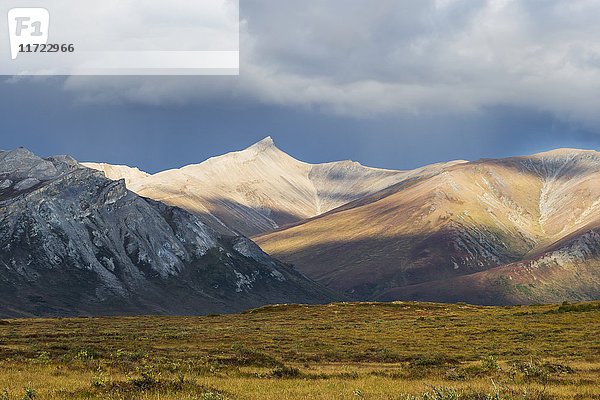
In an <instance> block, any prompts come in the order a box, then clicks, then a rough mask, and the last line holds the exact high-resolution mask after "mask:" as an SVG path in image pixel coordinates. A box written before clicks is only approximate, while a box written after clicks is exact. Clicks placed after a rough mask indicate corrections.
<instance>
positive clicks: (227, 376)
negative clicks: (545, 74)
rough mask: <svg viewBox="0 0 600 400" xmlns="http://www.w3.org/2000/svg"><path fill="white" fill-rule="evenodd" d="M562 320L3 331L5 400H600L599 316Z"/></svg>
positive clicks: (331, 308)
mask: <svg viewBox="0 0 600 400" xmlns="http://www.w3.org/2000/svg"><path fill="white" fill-rule="evenodd" d="M559 307H560V306H558V305H537V306H528V307H475V306H469V305H464V304H455V305H446V304H432V303H395V304H391V303H351V304H348V303H344V304H332V305H328V306H304V305H286V306H268V307H264V308H261V309H257V310H252V311H249V312H246V313H242V314H237V315H213V316H206V317H187V318H186V317H105V318H71V319H30V320H26V319H21V320H10V321H0V322H2V324H0V399H2V400H6V399H10V400H13V399H15V400H21V399H28V398H36V399H163V400H164V399H202V400H211V399H249V400H253V399H267V400H270V399H326V400H328V399H349V400H350V399H354V400H358V399H373V400H379V399H382V400H387V399H398V400H400V399H403V400H405V399H406V400H411V399H414V397H410V396H411V395H412V396H418V397H417V398H418V399H420V400H429V399H439V400H444V399H447V400H452V399H457V400H458V399H460V400H476V399H477V400H478V399H490V400H492V399H517V398H518V399H594V398H600V324H598V321H599V320H600V303H588V304H583V305H578V306H563V307H562V308H560V311H559ZM436 390H438V392H437V394H436ZM525 392H526V394H524V393H525ZM427 393H429V394H427ZM28 396H29V397H28ZM427 396H429V397H427ZM485 396H489V397H485ZM493 396H496V397H493Z"/></svg>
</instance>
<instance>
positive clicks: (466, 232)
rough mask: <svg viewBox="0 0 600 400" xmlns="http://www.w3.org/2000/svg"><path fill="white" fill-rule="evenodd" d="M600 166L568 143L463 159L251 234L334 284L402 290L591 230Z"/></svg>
mask: <svg viewBox="0 0 600 400" xmlns="http://www.w3.org/2000/svg"><path fill="white" fill-rule="evenodd" d="M599 170H600V157H599V154H598V153H596V152H592V151H580V150H569V149H564V150H556V151H552V152H548V153H541V154H537V155H534V156H529V157H514V158H508V159H501V160H480V161H476V162H471V163H466V164H459V165H456V166H453V167H451V168H449V169H447V170H446V171H445V172H442V173H440V174H438V175H434V176H431V177H427V178H423V179H420V180H417V181H414V182H409V183H405V184H400V185H397V186H395V187H392V188H390V189H387V190H384V191H382V192H380V193H377V194H374V195H371V196H369V197H367V198H365V199H362V200H360V201H358V202H355V203H354V204H353V203H351V204H349V205H347V206H344V207H341V208H339V209H337V210H334V211H332V212H330V213H328V214H325V215H323V216H320V217H317V218H314V219H312V220H309V221H306V222H305V223H301V224H299V225H296V226H293V227H290V228H288V229H283V230H280V231H276V232H273V233H268V234H265V235H262V236H258V237H255V238H254V239H255V241H256V242H257V243H258V244H259V245H260V246H261V247H262V248H263V249H264V250H265V251H267V252H268V253H270V254H271V255H274V256H276V257H278V258H280V259H283V260H285V261H287V262H291V263H293V264H295V265H296V267H297V268H299V269H300V270H302V271H303V272H305V273H307V274H308V275H309V276H311V277H312V278H314V279H317V280H318V281H320V282H322V283H324V284H326V285H328V286H330V287H332V288H335V289H338V290H342V291H346V292H347V293H354V294H355V295H358V296H359V297H361V298H372V297H373V296H377V295H379V294H381V293H383V292H386V291H387V293H388V296H387V297H386V299H392V298H404V297H403V296H404V294H403V293H404V292H403V290H402V288H403V287H406V286H411V285H415V284H420V283H426V282H431V281H440V282H443V281H445V280H447V279H451V278H453V277H457V276H463V275H470V274H473V273H477V272H480V271H486V270H489V269H491V268H494V267H498V266H503V265H506V264H510V263H514V262H517V261H520V260H523V259H527V258H528V257H530V256H534V255H539V254H540V252H541V253H543V252H544V251H546V250H548V249H550V248H552V246H553V245H554V243H555V242H557V241H560V240H561V239H563V238H565V237H567V236H569V235H575V236H577V235H580V234H582V233H584V232H586V227H593V226H594V225H595V224H596V223H597V221H598V208H599V206H600V180H599V178H600V174H599ZM580 231H581V232H580ZM577 232H579V233H577ZM519 265H520V264H515V266H514V268H517V269H518V268H519ZM573 265H575V266H576V265H577V263H574V264H573ZM592 275H593V273H592ZM530 278H531V279H535V278H533V277H530ZM528 279H529V278H527V277H526V278H524V281H527V280H528ZM586 279H587V280H588V281H590V280H591V279H592V278H589V277H588V278H586ZM566 284H567V282H566V281H565V283H564V285H566ZM598 287H600V286H598ZM479 289H480V290H484V291H485V290H487V289H488V288H487V285H486V284H483V285H479ZM588 292H589V290H588ZM411 293H412V292H411ZM561 295H562V294H561ZM496 297H497V296H496ZM539 297H540V298H542V297H544V295H543V294H540V296H539ZM423 298H425V299H429V298H428V297H427V295H425V297H423ZM436 299H438V300H445V298H444V294H443V293H442V294H440V295H439V296H437V297H436Z"/></svg>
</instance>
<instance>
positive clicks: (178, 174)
mask: <svg viewBox="0 0 600 400" xmlns="http://www.w3.org/2000/svg"><path fill="white" fill-rule="evenodd" d="M452 164H453V163H450V164H436V165H432V166H428V167H425V168H421V169H418V170H414V171H390V170H383V169H377V168H369V167H364V166H362V165H360V164H359V163H357V162H352V161H339V162H331V163H324V164H309V163H305V162H302V161H299V160H296V159H295V158H293V157H291V156H289V155H288V154H286V153H285V152H283V151H281V150H280V149H278V148H277V147H276V146H275V144H274V142H273V140H272V139H271V138H270V137H267V138H265V139H263V140H261V141H260V142H258V143H256V144H254V145H252V146H250V147H249V148H247V149H245V150H242V151H237V152H232V153H228V154H224V155H222V156H218V157H212V158H210V159H208V160H206V161H204V162H202V163H200V164H193V165H188V166H185V167H183V168H180V169H173V170H168V171H164V172H160V173H157V174H155V175H150V176H139V177H138V179H129V180H128V182H127V186H128V188H129V189H130V190H132V191H134V192H136V193H137V194H139V195H141V196H144V197H149V198H152V199H154V200H158V201H161V202H164V203H166V204H169V205H176V206H178V207H181V208H184V209H185V210H187V211H190V212H192V213H194V214H195V215H197V216H199V217H200V218H202V219H203V221H204V222H205V223H207V224H209V225H210V226H211V227H212V228H213V229H217V230H218V231H220V232H223V233H232V232H239V233H242V234H244V235H247V236H250V235H256V234H260V233H264V232H269V231H272V230H273V229H276V228H278V227H281V226H283V225H286V224H290V223H295V222H299V221H301V220H304V219H306V218H311V217H314V216H316V215H319V214H321V213H324V212H327V211H329V210H332V209H334V208H336V207H339V206H341V205H343V204H346V203H348V202H350V201H353V200H356V199H359V198H362V197H364V196H367V195H369V194H371V193H374V192H377V191H379V190H381V189H384V188H386V187H389V186H391V185H394V184H396V183H398V182H401V181H403V180H406V179H412V178H413V177H415V176H423V175H426V176H429V175H431V174H435V173H437V172H439V171H440V170H441V169H443V168H444V167H445V166H447V165H452ZM89 166H90V167H92V168H96V167H97V166H96V165H91V164H90V165H89ZM103 170H105V171H106V170H107V169H106V168H104V169H103ZM110 172H112V171H110ZM128 174H129V173H128V172H127V171H123V173H122V176H118V175H116V176H115V175H114V174H113V175H111V178H112V179H118V178H120V177H124V178H127V176H128Z"/></svg>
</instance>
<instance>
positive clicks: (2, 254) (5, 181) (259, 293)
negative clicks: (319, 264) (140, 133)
mask: <svg viewBox="0 0 600 400" xmlns="http://www.w3.org/2000/svg"><path fill="white" fill-rule="evenodd" d="M129 171H130V169H121V172H124V173H126V174H129ZM138 172H139V171H138ZM134 175H135V176H134ZM129 176H130V177H131V178H132V179H137V178H138V177H142V176H143V174H141V173H139V174H137V175H136V174H133V173H132V174H130V175H129ZM0 221H1V223H0V317H19V316H73V315H107V314H120V315H123V314H179V315H181V314H184V315H198V314H206V313H214V312H237V311H242V310H245V309H248V308H252V307H258V306H261V305H265V304H271V303H288V302H308V303H326V302H330V301H332V300H334V299H337V298H339V297H336V295H335V294H333V293H332V292H331V291H329V290H327V289H325V288H323V287H322V286H320V285H318V284H316V283H314V282H313V281H311V280H310V279H308V278H307V277H305V276H304V275H303V274H301V273H299V272H298V271H296V270H295V269H294V268H292V267H291V266H289V265H286V264H284V263H282V262H279V261H277V260H275V259H273V258H271V257H270V256H268V255H267V254H265V253H264V252H262V251H261V249H260V248H259V247H258V246H256V245H255V244H254V243H253V242H252V241H251V240H249V239H247V238H246V237H243V236H240V235H222V234H219V233H217V232H215V231H214V230H213V229H211V228H210V227H209V226H207V225H205V224H204V223H202V221H201V220H200V219H198V217H196V216H194V215H192V214H190V213H189V212H187V211H185V210H182V209H180V208H177V207H172V206H168V205H165V204H163V203H160V202H158V201H155V200H151V199H148V198H143V197H140V196H138V195H137V194H135V193H133V192H131V191H129V190H128V189H127V188H126V185H125V181H124V180H117V181H113V180H110V179H108V178H106V177H105V175H104V173H102V172H99V171H96V170H93V169H90V168H87V167H84V166H82V165H81V164H79V163H78V162H77V161H75V160H74V159H73V158H71V157H69V156H56V157H50V158H40V157H38V156H36V155H34V154H33V153H31V152H29V151H28V150H26V149H24V148H18V149H15V150H12V151H0Z"/></svg>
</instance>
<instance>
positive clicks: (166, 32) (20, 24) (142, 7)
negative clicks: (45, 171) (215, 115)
mask: <svg viewBox="0 0 600 400" xmlns="http://www.w3.org/2000/svg"><path fill="white" fill-rule="evenodd" d="M239 63H240V62H239V0H170V1H168V2H165V1H162V0H103V1H97V0H32V1H23V0H3V1H2V2H0V75H237V74H239Z"/></svg>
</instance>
